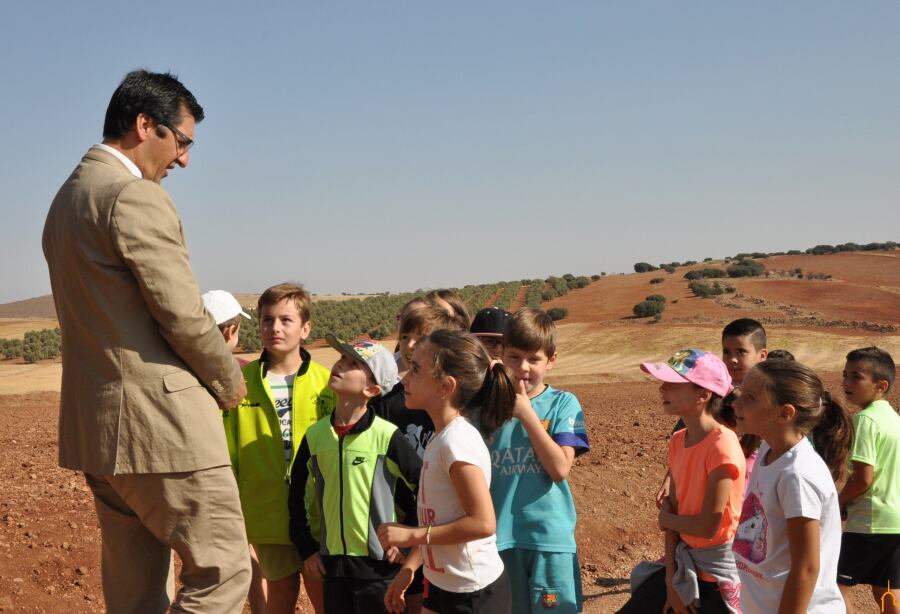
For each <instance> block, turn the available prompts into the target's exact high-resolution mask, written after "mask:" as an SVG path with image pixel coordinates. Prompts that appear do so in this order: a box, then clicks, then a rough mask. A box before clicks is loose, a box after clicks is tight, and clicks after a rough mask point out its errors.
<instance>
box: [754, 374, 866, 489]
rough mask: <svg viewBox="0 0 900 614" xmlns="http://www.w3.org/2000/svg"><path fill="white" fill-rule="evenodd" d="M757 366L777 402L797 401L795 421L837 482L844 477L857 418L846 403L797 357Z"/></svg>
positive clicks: (790, 403) (793, 403)
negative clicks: (852, 418) (854, 422)
mask: <svg viewBox="0 0 900 614" xmlns="http://www.w3.org/2000/svg"><path fill="white" fill-rule="evenodd" d="M753 368H754V369H756V370H758V371H759V372H760V373H761V374H762V375H763V380H764V387H765V389H766V392H767V393H768V395H769V399H770V400H771V401H772V403H774V404H775V405H779V406H780V405H787V404H789V405H793V406H794V408H795V409H796V411H797V416H796V418H795V419H794V424H795V425H796V427H797V428H798V429H800V432H802V433H804V434H806V433H809V434H810V435H811V437H812V441H813V445H814V446H815V448H816V452H818V453H819V456H821V457H822V459H823V460H824V461H825V464H826V465H828V469H829V470H830V471H831V476H832V477H833V478H834V480H835V481H836V482H837V481H839V480H840V479H841V477H843V475H844V470H845V469H846V466H847V457H848V456H849V454H850V444H851V443H852V442H853V421H852V420H851V419H850V414H849V413H848V412H847V410H846V409H845V408H844V406H843V405H841V404H840V403H838V402H837V401H835V400H834V399H833V398H831V394H829V393H828V391H827V390H825V386H823V385H822V380H821V379H819V376H818V375H816V373H815V371H813V370H812V369H810V368H809V367H807V366H806V365H803V364H801V363H799V362H797V361H794V360H772V361H769V360H765V361H763V362H761V363H759V364H757V365H756V366H755V367H753Z"/></svg>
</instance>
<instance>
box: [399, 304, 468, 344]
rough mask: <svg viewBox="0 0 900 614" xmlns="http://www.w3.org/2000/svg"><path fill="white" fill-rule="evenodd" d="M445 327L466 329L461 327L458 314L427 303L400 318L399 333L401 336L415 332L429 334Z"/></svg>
mask: <svg viewBox="0 0 900 614" xmlns="http://www.w3.org/2000/svg"><path fill="white" fill-rule="evenodd" d="M443 329H457V330H464V329H462V328H461V327H460V325H459V322H458V321H457V318H456V316H454V315H452V314H449V313H447V310H446V309H441V308H440V307H438V306H436V305H427V306H425V307H419V308H417V309H415V310H413V311H410V312H409V313H408V314H406V316H405V317H404V318H403V319H402V320H400V331H399V334H400V336H401V337H402V336H403V335H411V334H414V333H419V334H420V335H427V334H429V333H430V332H432V331H435V330H443Z"/></svg>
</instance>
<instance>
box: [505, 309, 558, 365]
mask: <svg viewBox="0 0 900 614" xmlns="http://www.w3.org/2000/svg"><path fill="white" fill-rule="evenodd" d="M503 346H504V347H511V348H516V349H518V350H523V351H526V352H537V351H538V350H544V354H546V355H547V357H548V358H549V357H551V356H553V355H554V354H556V324H555V323H554V322H553V320H552V319H551V318H550V316H548V315H547V313H546V312H544V311H541V310H540V309H532V308H530V307H525V308H523V309H520V310H519V311H517V312H516V313H515V314H513V316H512V317H511V318H510V319H509V322H508V323H507V325H506V331H504V333H503Z"/></svg>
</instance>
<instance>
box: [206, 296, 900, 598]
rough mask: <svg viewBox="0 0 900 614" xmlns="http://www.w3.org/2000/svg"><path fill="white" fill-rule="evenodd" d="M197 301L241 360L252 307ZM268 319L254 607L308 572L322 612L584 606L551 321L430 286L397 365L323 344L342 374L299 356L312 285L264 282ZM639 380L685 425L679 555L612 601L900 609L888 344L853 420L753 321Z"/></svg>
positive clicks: (896, 423) (242, 455)
mask: <svg viewBox="0 0 900 614" xmlns="http://www.w3.org/2000/svg"><path fill="white" fill-rule="evenodd" d="M204 301H205V303H206V304H207V307H208V309H209V310H210V312H211V313H212V314H213V316H214V317H215V318H216V320H217V323H218V324H219V327H220V329H221V330H222V333H223V335H224V337H225V339H226V341H227V342H228V343H229V344H230V345H231V346H232V347H234V345H235V344H236V343H237V334H238V329H239V326H240V321H241V318H242V317H246V316H247V314H246V313H244V312H243V310H242V309H241V308H240V305H239V304H238V303H237V301H236V300H235V299H234V298H233V297H232V296H231V295H229V294H228V293H225V292H221V291H214V292H211V293H207V295H204ZM258 315H259V326H260V333H261V338H262V342H263V346H264V350H263V352H262V354H261V355H260V357H259V358H258V359H257V360H254V361H252V362H250V363H247V364H245V365H243V372H244V379H245V380H246V382H247V389H248V393H247V397H246V398H245V399H244V400H243V401H242V403H241V404H240V406H239V407H237V408H234V409H231V410H228V411H225V412H223V420H224V425H225V431H226V439H227V441H228V445H229V450H230V453H231V460H232V466H233V469H234V473H235V476H236V479H237V482H238V486H239V490H240V496H241V504H242V508H243V512H244V518H245V521H246V527H247V538H248V541H249V542H250V544H251V545H252V546H253V547H252V548H251V552H252V556H253V563H254V566H253V569H254V580H253V584H252V587H251V592H250V596H249V597H250V605H251V610H252V611H253V612H254V613H259V612H268V613H273V612H293V611H294V608H295V604H296V602H297V599H298V596H299V591H300V587H301V579H302V584H303V585H304V586H305V588H306V592H307V595H308V597H309V599H310V601H311V602H312V604H313V607H314V609H315V611H316V612H317V614H321V613H322V612H329V613H334V612H340V613H343V612H359V613H363V612H365V613H369V612H407V611H408V612H412V613H414V614H417V613H418V612H422V611H425V612H437V613H442V612H491V614H495V612H496V613H497V614H499V613H501V612H515V613H519V612H540V611H545V610H556V611H558V612H580V611H581V608H582V595H581V580H580V573H579V564H578V558H577V552H576V551H577V549H576V544H575V539H574V529H575V523H576V514H575V507H574V503H573V499H572V495H571V492H570V490H569V486H568V483H567V481H566V477H567V475H568V473H569V471H570V470H571V467H572V465H573V462H574V459H575V457H576V456H578V455H579V454H581V453H584V452H586V451H588V449H589V446H588V441H587V435H586V431H585V427H584V416H583V414H582V409H581V406H580V404H579V403H578V400H577V399H576V398H575V396H574V395H572V394H571V393H568V392H563V391H560V390H556V389H554V388H552V387H551V386H549V385H547V384H546V383H545V382H544V378H545V375H546V373H547V372H548V371H549V370H550V369H551V368H552V367H553V365H554V363H555V361H556V358H557V349H556V330H555V325H554V323H553V321H552V320H551V319H550V318H549V317H548V316H547V315H546V314H545V313H543V312H541V311H538V310H534V309H523V310H521V311H519V312H517V313H516V314H509V313H507V312H505V311H503V310H500V309H497V308H486V309H483V310H481V311H480V312H478V314H476V316H475V318H474V319H471V320H470V318H469V316H468V313H467V312H466V307H465V304H464V303H463V302H462V301H461V300H459V298H458V297H457V296H456V295H454V294H453V293H452V292H449V291H437V292H433V293H429V294H428V295H426V296H425V297H422V298H419V299H415V300H413V301H410V302H409V303H408V304H407V305H406V306H404V308H403V309H402V310H401V312H400V313H399V314H398V327H399V340H398V344H397V348H396V351H395V352H391V351H390V350H389V349H388V348H386V347H385V346H383V345H381V344H380V343H376V342H373V341H365V340H360V341H354V342H351V343H347V342H344V341H342V340H339V339H336V338H335V337H333V336H331V335H327V336H326V339H327V341H328V343H329V344H330V345H331V347H332V348H334V349H335V350H336V351H337V352H338V353H339V359H338V361H337V362H336V363H335V364H334V366H333V367H332V368H331V370H330V371H328V370H327V369H326V368H325V367H323V366H321V365H319V364H317V363H316V362H315V361H313V360H312V359H311V357H310V355H309V353H308V352H307V351H306V350H305V349H304V348H303V346H302V344H303V341H304V340H305V339H306V338H307V337H308V336H309V333H310V330H311V326H312V322H311V319H310V296H309V294H308V293H307V292H306V291H305V290H304V289H303V288H302V287H300V286H296V285H294V284H279V285H277V286H274V287H272V288H269V289H268V290H266V291H265V292H264V293H263V294H262V295H261V296H260V298H259V302H258ZM641 369H642V370H643V371H644V372H646V373H648V374H649V375H651V376H653V377H654V378H656V379H658V380H659V381H660V382H661V385H660V396H661V400H662V407H663V411H664V412H665V413H666V414H669V415H672V416H673V417H674V416H677V417H678V418H679V423H678V424H677V425H676V427H675V430H674V431H673V434H672V437H671V439H670V442H669V452H668V466H669V467H668V472H667V474H666V476H665V478H664V480H663V484H662V486H661V487H660V489H659V493H658V495H657V501H656V503H657V507H658V508H659V515H658V524H659V528H660V530H662V531H664V533H665V556H664V557H663V558H662V559H660V560H659V561H657V562H654V563H650V562H645V563H642V564H640V565H638V567H636V568H635V570H634V572H633V573H632V579H631V583H632V596H631V599H630V600H629V601H628V602H627V603H626V604H625V606H624V607H623V608H622V609H621V610H620V612H625V613H631V612H654V613H655V612H660V611H662V612H669V611H671V612H675V613H676V614H680V613H682V612H742V611H743V612H748V613H756V612H760V613H763V612H766V613H767V612H807V611H808V612H822V613H825V612H828V613H831V612H843V611H845V609H846V611H848V612H849V611H850V607H849V603H848V601H847V594H848V593H847V591H848V590H849V587H850V586H853V585H855V584H860V583H862V584H868V585H870V586H871V587H872V592H873V595H874V597H875V599H876V601H877V602H878V606H879V607H880V608H881V611H883V612H897V604H898V603H900V595H898V593H897V591H896V589H895V587H896V586H897V584H898V582H900V578H898V572H900V488H898V485H900V483H898V480H900V416H898V414H897V412H896V411H895V410H894V409H893V408H892V407H891V406H890V405H889V404H888V402H887V401H886V396H887V393H888V391H889V390H890V388H891V385H892V383H893V379H894V373H895V367H894V363H893V360H892V359H891V357H890V355H888V354H887V353H886V352H884V351H883V350H880V349H877V348H863V349H860V350H854V351H853V352H850V354H848V355H847V362H846V366H845V370H844V378H843V389H844V394H845V396H846V399H847V401H848V403H850V404H853V405H855V406H857V407H859V409H860V410H861V411H860V412H859V413H857V414H856V415H855V416H853V417H852V418H851V415H850V413H849V412H848V411H847V410H846V409H845V408H844V406H843V405H842V404H841V403H839V402H838V401H837V400H835V399H832V397H831V396H830V395H829V394H828V392H827V391H826V390H825V388H824V386H823V385H822V382H821V380H820V379H819V377H818V376H817V375H816V374H815V373H814V372H813V371H812V370H811V369H809V368H808V367H805V366H804V365H802V364H800V363H798V362H796V361H795V360H793V356H792V355H790V354H789V353H788V352H785V351H783V350H779V351H773V352H771V353H769V352H768V351H767V348H766V334H765V330H764V329H763V327H762V325H760V324H759V323H758V322H756V321H754V320H750V319H741V320H737V321H735V322H732V323H731V324H729V325H728V326H727V327H725V329H724V331H723V334H722V357H721V358H719V357H718V356H716V355H714V354H712V353H709V352H704V351H701V350H695V349H691V350H683V351H680V352H677V353H676V354H675V355H674V356H672V357H671V358H670V359H669V360H668V361H667V362H666V363H660V364H654V363H649V362H648V363H643V364H642V365H641ZM848 462H849V463H850V472H849V477H847V478H846V482H845V483H844V481H845V480H844V478H845V469H846V468H847V464H848ZM841 483H843V487H842V489H841V490H840V493H839V492H838V490H837V486H836V484H841ZM842 518H844V519H846V520H847V525H846V528H845V529H844V532H843V534H842V529H841V521H842Z"/></svg>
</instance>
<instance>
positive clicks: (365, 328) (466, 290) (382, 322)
mask: <svg viewBox="0 0 900 614" xmlns="http://www.w3.org/2000/svg"><path fill="white" fill-rule="evenodd" d="M589 283H591V280H590V278H587V277H575V276H574V275H570V274H566V275H563V276H562V277H549V278H547V279H546V280H544V279H522V280H516V281H508V282H498V283H494V284H474V285H468V286H465V287H463V288H452V290H453V291H454V292H456V293H457V294H458V295H459V296H460V298H462V299H463V301H465V302H466V307H467V308H468V310H469V313H470V314H471V315H474V314H475V313H476V312H477V311H478V310H479V309H481V308H482V307H484V305H486V304H487V303H488V301H490V300H491V298H493V297H494V296H496V297H497V298H496V300H495V301H494V303H493V304H494V305H495V306H497V307H500V308H501V309H509V308H510V307H511V305H512V303H513V301H514V300H515V299H516V296H517V295H518V294H519V292H520V290H521V288H522V286H526V287H527V290H526V294H525V305H526V306H529V307H534V308H537V309H539V308H540V307H541V303H542V302H544V301H548V300H551V299H552V298H555V297H557V296H561V295H563V294H566V293H567V292H568V291H569V290H570V289H575V288H583V287H585V286H587V285H588V284H589ZM424 294H425V292H424V291H419V292H406V293H402V294H387V293H385V294H378V295H375V296H369V297H366V298H363V299H357V298H353V299H347V300H341V301H334V300H323V301H315V302H314V303H313V304H312V313H311V316H310V317H311V320H312V323H313V326H312V332H311V333H310V336H309V339H308V340H309V341H315V340H316V339H320V338H323V337H324V336H325V335H326V334H327V333H332V334H334V335H336V336H338V337H340V338H342V339H354V338H358V337H361V336H365V335H367V336H369V337H372V338H373V339H381V338H384V337H387V336H389V335H390V334H392V333H393V332H395V331H396V328H397V314H398V313H399V312H400V309H401V308H402V307H403V305H404V304H405V303H407V302H408V301H409V300H411V299H412V298H415V297H416V296H423V295H424ZM247 312H248V313H249V314H250V316H251V318H252V319H251V320H249V321H248V320H244V321H242V324H241V329H240V333H239V345H240V346H241V348H242V349H244V350H245V351H247V352H256V351H259V350H260V349H261V348H262V341H261V339H260V337H259V320H258V317H257V314H256V310H254V309H247ZM552 315H553V316H554V317H555V319H562V318H564V317H565V316H566V315H568V311H567V310H566V309H564V308H557V309H556V310H555V311H554V312H553V314H552Z"/></svg>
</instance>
